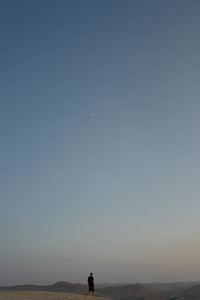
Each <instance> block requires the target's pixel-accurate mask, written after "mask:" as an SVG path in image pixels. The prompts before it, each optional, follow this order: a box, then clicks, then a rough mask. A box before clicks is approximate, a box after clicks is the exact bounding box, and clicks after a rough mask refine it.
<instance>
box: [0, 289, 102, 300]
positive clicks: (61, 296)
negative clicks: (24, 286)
mask: <svg viewBox="0 0 200 300" xmlns="http://www.w3.org/2000/svg"><path fill="white" fill-rule="evenodd" d="M94 298H95V300H105V298H99V297H93V296H90V297H89V296H84V295H78V294H69V293H55V292H40V291H0V300H92V299H94Z"/></svg>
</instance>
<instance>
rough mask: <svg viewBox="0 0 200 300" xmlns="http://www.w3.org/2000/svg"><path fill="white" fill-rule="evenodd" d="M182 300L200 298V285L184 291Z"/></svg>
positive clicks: (198, 299) (197, 299)
mask: <svg viewBox="0 0 200 300" xmlns="http://www.w3.org/2000/svg"><path fill="white" fill-rule="evenodd" d="M180 299H181V300H200V285H196V286H193V287H191V288H188V289H186V290H185V291H184V293H183V295H182V296H181V298H180Z"/></svg>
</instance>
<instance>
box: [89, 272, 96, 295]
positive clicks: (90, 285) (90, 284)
mask: <svg viewBox="0 0 200 300" xmlns="http://www.w3.org/2000/svg"><path fill="white" fill-rule="evenodd" d="M88 289H89V296H90V294H91V292H92V294H93V296H94V295H95V288H94V277H93V274H92V273H90V276H89V277H88Z"/></svg>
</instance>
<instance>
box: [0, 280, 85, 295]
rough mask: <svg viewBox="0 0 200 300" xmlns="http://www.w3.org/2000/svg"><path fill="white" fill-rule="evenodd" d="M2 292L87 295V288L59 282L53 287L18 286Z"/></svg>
mask: <svg viewBox="0 0 200 300" xmlns="http://www.w3.org/2000/svg"><path fill="white" fill-rule="evenodd" d="M0 290H19V291H23V290H24V291H49V292H66V293H75V294H86V292H87V286H86V285H83V284H80V283H71V282H67V281H59V282H56V283H54V284H52V285H31V284H25V285H16V286H9V287H0Z"/></svg>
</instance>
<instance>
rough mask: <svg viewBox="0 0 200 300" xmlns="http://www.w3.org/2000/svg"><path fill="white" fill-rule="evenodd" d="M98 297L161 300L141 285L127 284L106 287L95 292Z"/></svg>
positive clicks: (126, 299) (123, 299)
mask: <svg viewBox="0 0 200 300" xmlns="http://www.w3.org/2000/svg"><path fill="white" fill-rule="evenodd" d="M97 294H98V295H100V296H104V297H105V296H106V297H109V298H112V299H115V300H146V299H148V300H163V299H164V298H162V297H161V296H160V295H158V294H157V293H155V292H153V291H151V290H148V289H147V288H145V287H144V286H143V285H142V284H139V283H138V284H129V285H124V286H114V287H106V288H101V289H98V290H97Z"/></svg>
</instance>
